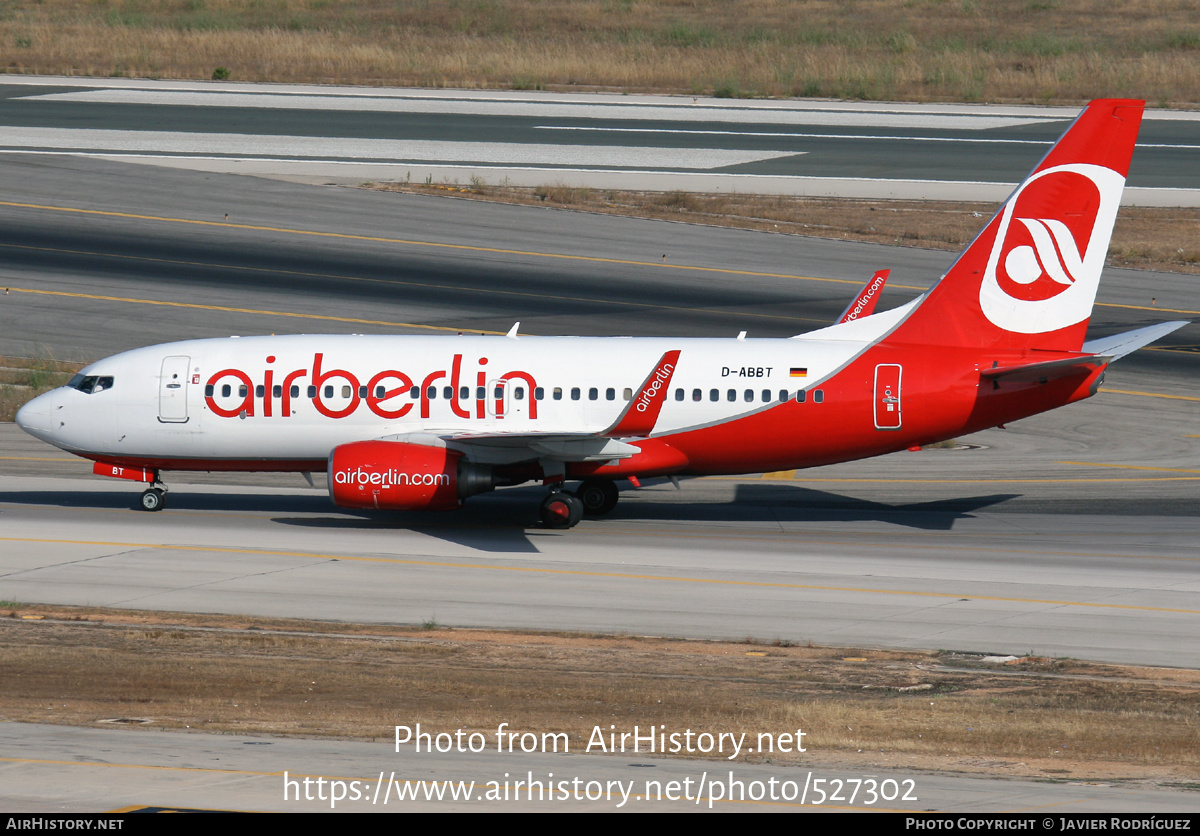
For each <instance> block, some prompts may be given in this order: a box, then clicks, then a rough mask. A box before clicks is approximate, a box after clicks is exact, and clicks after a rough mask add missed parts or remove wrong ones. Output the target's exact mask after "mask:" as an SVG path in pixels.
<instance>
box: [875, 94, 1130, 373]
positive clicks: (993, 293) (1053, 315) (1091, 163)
mask: <svg viewBox="0 0 1200 836" xmlns="http://www.w3.org/2000/svg"><path fill="white" fill-rule="evenodd" d="M1143 105H1144V103H1143V102H1139V101H1126V100H1116V99H1104V100H1099V101H1095V102H1092V103H1091V104H1090V105H1088V107H1087V109H1086V110H1084V112H1083V113H1082V114H1081V115H1080V116H1079V118H1078V119H1076V120H1075V122H1074V123H1073V124H1072V125H1071V127H1070V128H1068V129H1067V132H1066V133H1065V134H1063V136H1062V138H1061V139H1060V140H1059V141H1058V142H1057V143H1056V144H1055V145H1054V147H1053V148H1051V149H1050V153H1048V154H1047V155H1046V156H1045V158H1043V159H1042V161H1041V163H1039V164H1038V166H1037V167H1036V168H1035V169H1034V170H1033V172H1032V173H1031V174H1030V175H1029V177H1027V178H1026V179H1025V182H1023V183H1022V184H1021V185H1020V186H1018V187H1017V190H1016V191H1015V192H1013V193H1012V195H1011V196H1010V197H1009V198H1008V200H1007V201H1006V202H1005V203H1004V205H1003V206H1002V207H1001V208H1000V211H999V212H998V213H997V214H996V216H995V217H994V218H992V220H991V222H989V223H988V225H987V226H986V227H984V229H983V231H982V232H981V233H979V235H978V236H977V237H976V238H975V240H974V241H972V242H971V244H970V245H969V246H968V247H967V249H966V250H965V251H964V252H963V254H962V255H961V256H959V258H958V260H957V261H956V262H955V263H954V266H953V267H951V268H950V270H949V272H947V273H946V275H945V276H943V277H942V280H941V281H940V282H938V284H937V285H935V286H934V287H933V288H932V289H931V290H930V291H929V294H928V296H927V297H926V298H925V299H924V300H923V301H922V303H921V304H920V305H919V306H918V307H917V308H916V310H914V311H913V312H912V314H910V315H909V317H908V319H907V320H906V321H905V322H904V323H902V324H901V325H900V326H899V327H898V328H897V330H896V331H895V332H894V333H893V335H892V339H893V340H898V341H905V342H907V341H912V342H920V343H925V344H931V345H952V346H967V347H981V348H1014V349H1020V348H1039V349H1056V350H1060V351H1078V350H1079V349H1080V347H1081V346H1082V345H1083V337H1084V333H1085V332H1086V331H1087V325H1088V319H1089V318H1090V317H1091V314H1092V304H1093V302H1094V301H1095V299H1096V289H1097V287H1098V286H1099V283H1100V271H1101V270H1102V269H1103V267H1104V258H1105V256H1106V255H1107V253H1108V242H1109V238H1110V237H1111V235H1112V226H1113V222H1114V220H1115V219H1116V216H1117V206H1118V205H1119V203H1120V201H1121V190H1122V189H1123V188H1124V186H1125V176H1126V174H1128V171H1129V160H1130V158H1131V157H1132V155H1133V146H1134V143H1135V142H1136V140H1137V134H1138V128H1139V126H1140V125H1141V120H1142V108H1143Z"/></svg>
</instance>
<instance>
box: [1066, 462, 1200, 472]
mask: <svg viewBox="0 0 1200 836" xmlns="http://www.w3.org/2000/svg"><path fill="white" fill-rule="evenodd" d="M1055 464H1073V465H1078V466H1080V467H1117V468H1121V469H1122V470H1162V471H1166V472H1167V473H1200V470H1196V469H1193V468H1187V467H1152V466H1149V465H1140V464H1111V463H1109V462H1055Z"/></svg>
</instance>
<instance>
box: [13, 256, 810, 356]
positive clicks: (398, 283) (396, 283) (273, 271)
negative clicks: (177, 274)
mask: <svg viewBox="0 0 1200 836" xmlns="http://www.w3.org/2000/svg"><path fill="white" fill-rule="evenodd" d="M0 248H10V249H16V250H34V251H37V252H49V253H65V254H67V255H87V256H95V257H97V258H117V259H125V260H128V261H144V262H148V263H150V264H175V265H181V266H184V267H206V268H212V269H216V270H229V271H241V272H245V273H265V274H267V275H276V276H302V277H307V278H314V279H336V280H337V281H348V282H362V283H364V284H381V285H384V286H386V287H425V288H433V289H435V290H455V291H463V292H467V293H487V294H491V295H494V296H517V297H521V298H526V299H553V300H557V301H561V302H586V303H589V304H596V305H617V306H623V307H630V308H642V309H647V310H664V311H686V312H689V313H711V314H723V315H728V314H729V313H730V312H729V311H728V310H711V309H708V308H687V307H682V306H679V305H653V304H650V303H648V302H630V301H627V300H624V299H589V298H588V297H586V296H562V295H560V294H551V293H534V292H529V291H520V290H497V289H496V288H488V287H470V286H467V285H453V284H434V283H432V282H410V281H405V280H403V279H372V278H369V277H367V276H347V275H343V274H339V273H314V272H311V271H305V270H281V269H279V268H275V267H247V266H245V265H241V264H219V263H217V262H211V261H183V260H179V259H170V258H155V257H153V256H143V255H129V254H127V253H103V252H94V251H90V250H67V249H61V248H56V247H32V246H28V245H25V244H0ZM9 289H10V290H17V291H21V290H24V292H26V293H38V292H40V291H36V290H29V289H23V288H16V287H12V288H9ZM137 301H142V300H137ZM179 304H185V303H179ZM738 316H749V317H756V318H759V319H782V320H785V321H788V322H820V323H823V324H824V323H826V320H824V319H810V318H806V317H801V316H783V315H781V314H762V313H749V312H744V311H743V312H740V313H738ZM412 327H422V326H412ZM451 330H453V329H451ZM469 330H471V331H475V330H477V329H474V328H472V329H469ZM485 333H490V334H503V333H506V332H504V331H488V332H485Z"/></svg>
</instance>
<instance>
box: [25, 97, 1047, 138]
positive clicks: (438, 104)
mask: <svg viewBox="0 0 1200 836" xmlns="http://www.w3.org/2000/svg"><path fill="white" fill-rule="evenodd" d="M25 100H26V101H31V102H33V101H58V102H90V103H103V104H143V105H183V106H187V107H244V108H257V109H261V110H267V109H284V110H338V111H359V112H364V113H365V112H376V113H378V112H384V113H446V114H455V115H459V116H464V115H471V116H532V117H536V118H540V119H561V118H570V119H628V120H652V121H656V122H709V123H711V122H734V123H737V124H743V125H746V124H753V125H763V124H766V125H827V126H828V125H846V126H857V127H871V126H874V127H891V128H925V129H927V130H973V131H983V130H989V129H991V128H1011V127H1014V126H1017V125H1036V124H1038V123H1041V122H1061V121H1064V120H1063V118H1062V117H1057V116H992V115H980V114H958V113H929V112H926V113H911V112H903V111H891V112H888V111H882V110H878V111H870V110H869V111H859V110H833V111H831V110H825V109H814V108H799V107H794V106H781V107H769V108H768V107H737V106H720V105H711V104H697V105H692V104H688V101H689V100H688V99H687V98H683V99H681V100H680V103H679V104H672V105H661V104H636V103H634V102H631V103H629V104H603V103H599V102H597V103H592V102H581V101H574V102H561V101H558V102H552V101H481V100H479V99H470V100H463V99H457V98H445V99H429V98H412V97H400V96H388V97H381V96H353V95H348V96H347V95H341V96H328V95H322V96H317V95H307V96H306V95H288V94H280V93H215V92H207V91H191V90H146V89H107V90H85V91H77V92H71V93H47V94H45V95H41V96H28V97H26V99H25Z"/></svg>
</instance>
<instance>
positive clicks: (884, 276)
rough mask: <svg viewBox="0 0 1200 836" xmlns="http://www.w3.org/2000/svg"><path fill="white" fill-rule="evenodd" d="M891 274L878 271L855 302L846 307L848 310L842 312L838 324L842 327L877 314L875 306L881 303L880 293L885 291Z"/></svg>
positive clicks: (885, 271)
mask: <svg viewBox="0 0 1200 836" xmlns="http://www.w3.org/2000/svg"><path fill="white" fill-rule="evenodd" d="M891 272H892V271H891V270H876V271H875V275H874V276H872V277H871V279H870V281H868V282H867V283H866V284H865V285H863V289H862V291H861V292H860V293H859V294H858V296H856V297H855V298H854V301H853V302H851V303H850V304H849V305H847V306H846V310H844V311H842V315H841V316H840V317H838V321H837V324H838V325H841V324H842V323H843V322H849V321H850V320H852V319H861V318H862V317H864V316H870V315H871V314H873V313H875V305H876V304H878V303H879V292H880V291H881V290H883V286H884V285H885V284H886V283H887V280H888V276H889V275H891Z"/></svg>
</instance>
